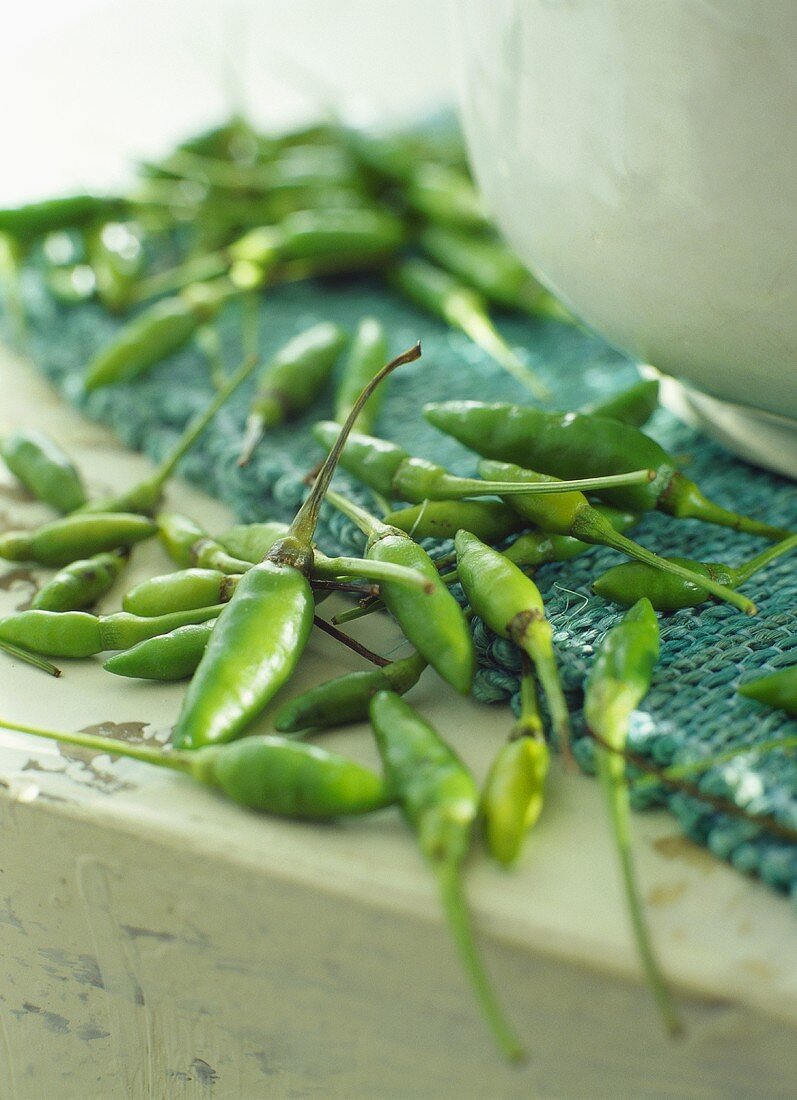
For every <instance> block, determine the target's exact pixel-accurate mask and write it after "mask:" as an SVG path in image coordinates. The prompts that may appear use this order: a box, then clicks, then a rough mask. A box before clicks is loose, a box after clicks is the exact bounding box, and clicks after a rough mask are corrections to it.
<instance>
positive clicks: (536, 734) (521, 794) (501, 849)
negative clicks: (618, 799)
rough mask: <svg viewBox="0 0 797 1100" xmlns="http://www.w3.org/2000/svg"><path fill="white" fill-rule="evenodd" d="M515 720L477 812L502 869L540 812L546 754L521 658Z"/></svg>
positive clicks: (531, 682) (528, 668)
mask: <svg viewBox="0 0 797 1100" xmlns="http://www.w3.org/2000/svg"><path fill="white" fill-rule="evenodd" d="M523 657H524V661H523V664H524V672H523V676H522V677H521V680H520V717H519V718H518V720H517V722H515V724H514V726H513V727H512V732H511V733H510V735H509V740H508V741H507V742H506V744H504V745H503V746H502V747H501V748H500V749H499V751H498V754H497V756H496V757H495V760H493V763H492V765H491V767H490V771H489V773H488V775H487V779H486V780H485V783H484V790H483V791H482V800H481V811H482V815H483V817H484V834H485V839H486V841H487V847H488V848H489V850H490V854H491V855H492V856H493V857H494V858H495V859H497V860H498V862H499V863H502V864H504V866H505V867H508V866H509V865H510V864H512V863H514V862H515V860H516V859H517V858H518V856H519V855H520V850H521V848H522V846H523V841H524V839H525V837H526V834H527V833H528V832H529V830H530V829H531V828H533V826H534V825H535V824H536V823H537V820H538V818H539V816H540V814H541V813H542V805H543V793H544V790H545V780H546V778H547V776H548V768H549V766H550V754H549V752H548V746H547V745H546V743H545V735H544V733H543V728H542V720H541V718H540V712H539V709H538V706H537V692H536V689H535V687H534V679H533V676H532V675H531V665H530V663H529V659H528V657H527V656H526V654H525V653H524V655H523Z"/></svg>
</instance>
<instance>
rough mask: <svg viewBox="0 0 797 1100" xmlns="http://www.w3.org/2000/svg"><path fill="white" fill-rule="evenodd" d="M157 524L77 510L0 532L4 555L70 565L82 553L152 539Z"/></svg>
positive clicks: (1, 554)
mask: <svg viewBox="0 0 797 1100" xmlns="http://www.w3.org/2000/svg"><path fill="white" fill-rule="evenodd" d="M156 530H157V527H156V526H155V524H154V523H153V522H152V520H151V519H148V518H147V517H146V516H139V515H133V514H132V513H126V512H95V513H84V512H76V513H75V514H74V515H71V516H64V517H63V518H62V519H56V520H53V521H52V523H45V524H43V525H42V526H41V527H38V528H37V529H36V530H35V531H6V532H5V533H4V534H2V535H0V557H2V558H8V559H9V560H11V561H35V562H38V563H39V565H54V566H59V565H69V563H70V562H73V561H76V560H77V558H79V557H80V556H81V555H85V556H86V557H93V556H94V555H95V554H100V553H102V552H103V551H105V550H115V549H117V548H118V547H125V546H132V545H133V544H134V543H136V542H140V541H141V540H142V539H148V538H151V537H152V535H154V534H155V532H156Z"/></svg>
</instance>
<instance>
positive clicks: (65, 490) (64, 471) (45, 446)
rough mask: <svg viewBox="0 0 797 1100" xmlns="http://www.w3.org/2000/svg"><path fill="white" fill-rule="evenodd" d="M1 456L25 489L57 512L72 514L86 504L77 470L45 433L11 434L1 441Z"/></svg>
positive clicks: (84, 493)
mask: <svg viewBox="0 0 797 1100" xmlns="http://www.w3.org/2000/svg"><path fill="white" fill-rule="evenodd" d="M0 455H2V458H3V461H4V462H5V464H6V466H7V467H8V468H9V470H10V471H11V473H12V474H14V476H15V477H16V478H18V479H19V481H21V482H22V484H23V485H24V486H25V488H26V489H29V490H30V492H31V493H33V495H34V496H35V497H36V498H37V499H38V500H43V501H44V502H45V504H49V505H51V506H52V507H53V508H56V509H57V510H58V511H59V512H71V511H73V510H74V509H75V508H79V507H80V506H81V504H83V503H84V502H85V500H86V490H85V489H84V487H83V481H82V479H81V477H80V473H79V472H78V469H77V467H76V466H75V464H74V462H72V460H71V458H69V456H68V455H66V454H64V452H63V451H62V450H61V448H60V447H59V446H58V444H57V443H56V442H54V440H52V439H50V437H49V436H47V435H45V434H44V432H39V431H36V430H35V429H26V430H22V431H17V432H13V433H12V434H11V435H8V436H6V437H5V439H3V440H2V441H1V442H0Z"/></svg>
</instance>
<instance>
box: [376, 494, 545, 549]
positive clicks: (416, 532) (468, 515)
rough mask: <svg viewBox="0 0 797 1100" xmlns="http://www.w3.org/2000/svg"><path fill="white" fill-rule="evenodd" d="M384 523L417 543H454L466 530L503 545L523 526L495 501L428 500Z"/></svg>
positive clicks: (393, 513)
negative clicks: (449, 540)
mask: <svg viewBox="0 0 797 1100" xmlns="http://www.w3.org/2000/svg"><path fill="white" fill-rule="evenodd" d="M384 519H385V523H388V524H390V525H391V526H392V527H398V528H399V530H401V531H406V532H407V534H408V535H412V537H413V538H414V539H427V538H432V539H453V537H454V535H456V533H457V531H460V530H462V528H463V527H464V528H465V530H466V531H471V532H472V533H473V534H474V535H476V536H477V537H478V538H480V539H484V541H485V542H502V541H503V540H504V539H505V538H507V537H508V536H509V535H512V534H515V533H516V532H517V531H518V530H520V529H521V528H522V527H523V526H524V523H523V520H522V519H521V518H520V517H519V516H518V514H517V513H516V512H513V511H512V509H511V508H509V507H508V506H507V505H506V504H502V503H501V502H500V501H494V500H457V501H449V500H425V501H423V503H422V504H415V505H413V507H412V508H402V509H400V510H399V511H397V512H389V513H388V514H387V515H386V516H385V517H384Z"/></svg>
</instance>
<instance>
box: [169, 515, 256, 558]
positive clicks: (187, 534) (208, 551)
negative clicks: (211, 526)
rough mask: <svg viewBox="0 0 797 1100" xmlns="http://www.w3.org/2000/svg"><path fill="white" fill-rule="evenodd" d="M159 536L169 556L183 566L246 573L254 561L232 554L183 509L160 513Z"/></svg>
mask: <svg viewBox="0 0 797 1100" xmlns="http://www.w3.org/2000/svg"><path fill="white" fill-rule="evenodd" d="M157 524H158V538H159V539H160V542H161V544H162V546H163V548H164V550H165V551H166V553H167V554H168V555H169V557H170V558H171V559H172V561H173V562H175V564H176V565H179V566H181V568H183V569H189V568H193V567H195V566H198V567H199V568H201V569H218V570H220V571H221V572H222V573H245V572H246V570H247V568H248V567H249V566H250V565H251V562H250V561H246V560H242V559H241V558H236V557H233V556H232V555H231V554H228V553H227V551H226V550H225V548H224V547H223V546H222V544H221V542H219V541H218V540H217V539H213V538H211V537H210V535H209V534H208V533H207V531H206V530H205V529H204V528H203V527H200V526H199V524H198V523H196V522H195V521H194V520H193V519H191V518H190V517H189V516H184V515H181V514H180V513H179V512H161V513H160V514H159V515H158V520H157Z"/></svg>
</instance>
